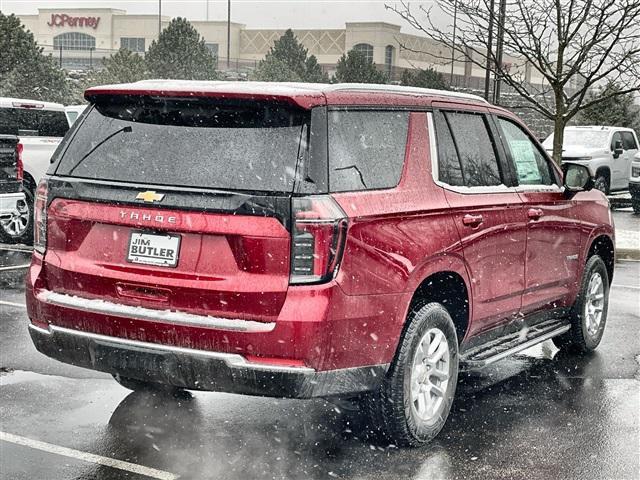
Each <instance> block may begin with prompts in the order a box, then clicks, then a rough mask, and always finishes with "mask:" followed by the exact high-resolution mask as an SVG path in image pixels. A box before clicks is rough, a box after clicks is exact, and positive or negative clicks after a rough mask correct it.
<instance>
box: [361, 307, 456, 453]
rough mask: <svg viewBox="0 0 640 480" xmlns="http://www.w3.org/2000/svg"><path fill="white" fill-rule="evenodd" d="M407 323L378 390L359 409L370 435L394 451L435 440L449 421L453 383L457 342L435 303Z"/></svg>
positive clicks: (416, 311)
mask: <svg viewBox="0 0 640 480" xmlns="http://www.w3.org/2000/svg"><path fill="white" fill-rule="evenodd" d="M407 322H408V326H407V330H406V332H405V334H404V337H403V338H402V341H401V344H400V346H399V350H398V353H397V357H396V359H395V360H394V362H393V363H392V365H391V367H390V369H389V372H388V373H387V377H386V378H385V380H384V382H383V385H382V387H381V388H380V390H378V391H376V392H372V393H370V394H368V395H367V396H366V397H365V398H364V404H365V408H366V410H367V413H368V416H369V422H370V424H371V426H372V427H373V428H374V429H375V430H377V431H379V432H380V433H382V434H383V435H384V436H385V437H386V438H387V439H388V440H390V441H392V442H394V443H395V444H397V445H401V446H413V447H417V446H420V445H424V444H425V443H428V442H429V441H431V440H432V439H433V438H435V436H436V435H437V434H438V433H439V432H440V430H441V429H442V427H443V426H444V424H445V422H446V420H447V417H448V416H449V411H450V410H451V404H452V403H453V398H454V394H455V390H456V383H457V380H458V339H457V336H456V330H455V327H454V325H453V321H452V320H451V316H450V315H449V313H448V312H447V310H446V309H445V308H444V307H443V306H442V305H440V304H439V303H428V304H422V305H419V306H418V307H417V308H415V309H413V310H412V312H411V314H410V315H409V318H408V319H407Z"/></svg>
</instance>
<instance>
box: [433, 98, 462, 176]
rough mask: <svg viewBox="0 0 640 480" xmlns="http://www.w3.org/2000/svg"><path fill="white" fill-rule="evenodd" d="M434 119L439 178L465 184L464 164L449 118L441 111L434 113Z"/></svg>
mask: <svg viewBox="0 0 640 480" xmlns="http://www.w3.org/2000/svg"><path fill="white" fill-rule="evenodd" d="M433 119H434V124H435V127H436V138H437V143H438V180H440V181H441V182H444V183H446V184H447V185H452V186H456V187H460V186H463V185H464V177H463V175H462V166H461V165H460V159H459V158H458V151H457V150H456V145H455V143H453V137H452V136H451V131H450V130H449V125H448V124H447V120H446V119H445V118H444V115H443V114H442V113H441V112H439V111H436V112H434V113H433Z"/></svg>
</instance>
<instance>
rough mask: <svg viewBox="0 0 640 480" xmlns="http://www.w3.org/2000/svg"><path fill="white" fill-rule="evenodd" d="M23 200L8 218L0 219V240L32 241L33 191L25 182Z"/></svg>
mask: <svg viewBox="0 0 640 480" xmlns="http://www.w3.org/2000/svg"><path fill="white" fill-rule="evenodd" d="M24 197H25V199H24V200H20V201H19V202H18V205H17V207H18V208H17V211H16V212H15V213H14V214H13V215H12V216H11V217H9V218H8V219H5V220H1V221H0V240H2V241H3V242H7V243H23V244H25V245H31V244H32V243H33V191H32V190H31V189H30V188H28V187H27V186H26V184H25V189H24Z"/></svg>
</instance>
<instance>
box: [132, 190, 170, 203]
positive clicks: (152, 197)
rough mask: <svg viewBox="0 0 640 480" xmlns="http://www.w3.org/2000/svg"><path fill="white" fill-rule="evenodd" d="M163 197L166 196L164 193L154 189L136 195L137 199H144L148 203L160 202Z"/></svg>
mask: <svg viewBox="0 0 640 480" xmlns="http://www.w3.org/2000/svg"><path fill="white" fill-rule="evenodd" d="M163 198H164V193H156V192H154V191H153V190H147V191H146V192H140V193H139V194H138V195H136V200H142V201H143V202H147V203H153V202H159V201H160V200H162V199H163Z"/></svg>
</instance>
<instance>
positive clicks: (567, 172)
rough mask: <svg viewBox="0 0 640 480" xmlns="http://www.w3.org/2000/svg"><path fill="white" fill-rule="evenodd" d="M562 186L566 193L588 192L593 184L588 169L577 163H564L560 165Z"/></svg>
mask: <svg viewBox="0 0 640 480" xmlns="http://www.w3.org/2000/svg"><path fill="white" fill-rule="evenodd" d="M562 173H563V179H562V184H563V186H564V189H565V191H566V192H568V193H578V192H588V191H589V190H591V189H593V186H594V184H595V181H594V178H593V175H591V171H590V170H589V167H587V166H586V165H580V164H579V163H571V162H564V163H563V164H562Z"/></svg>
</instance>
